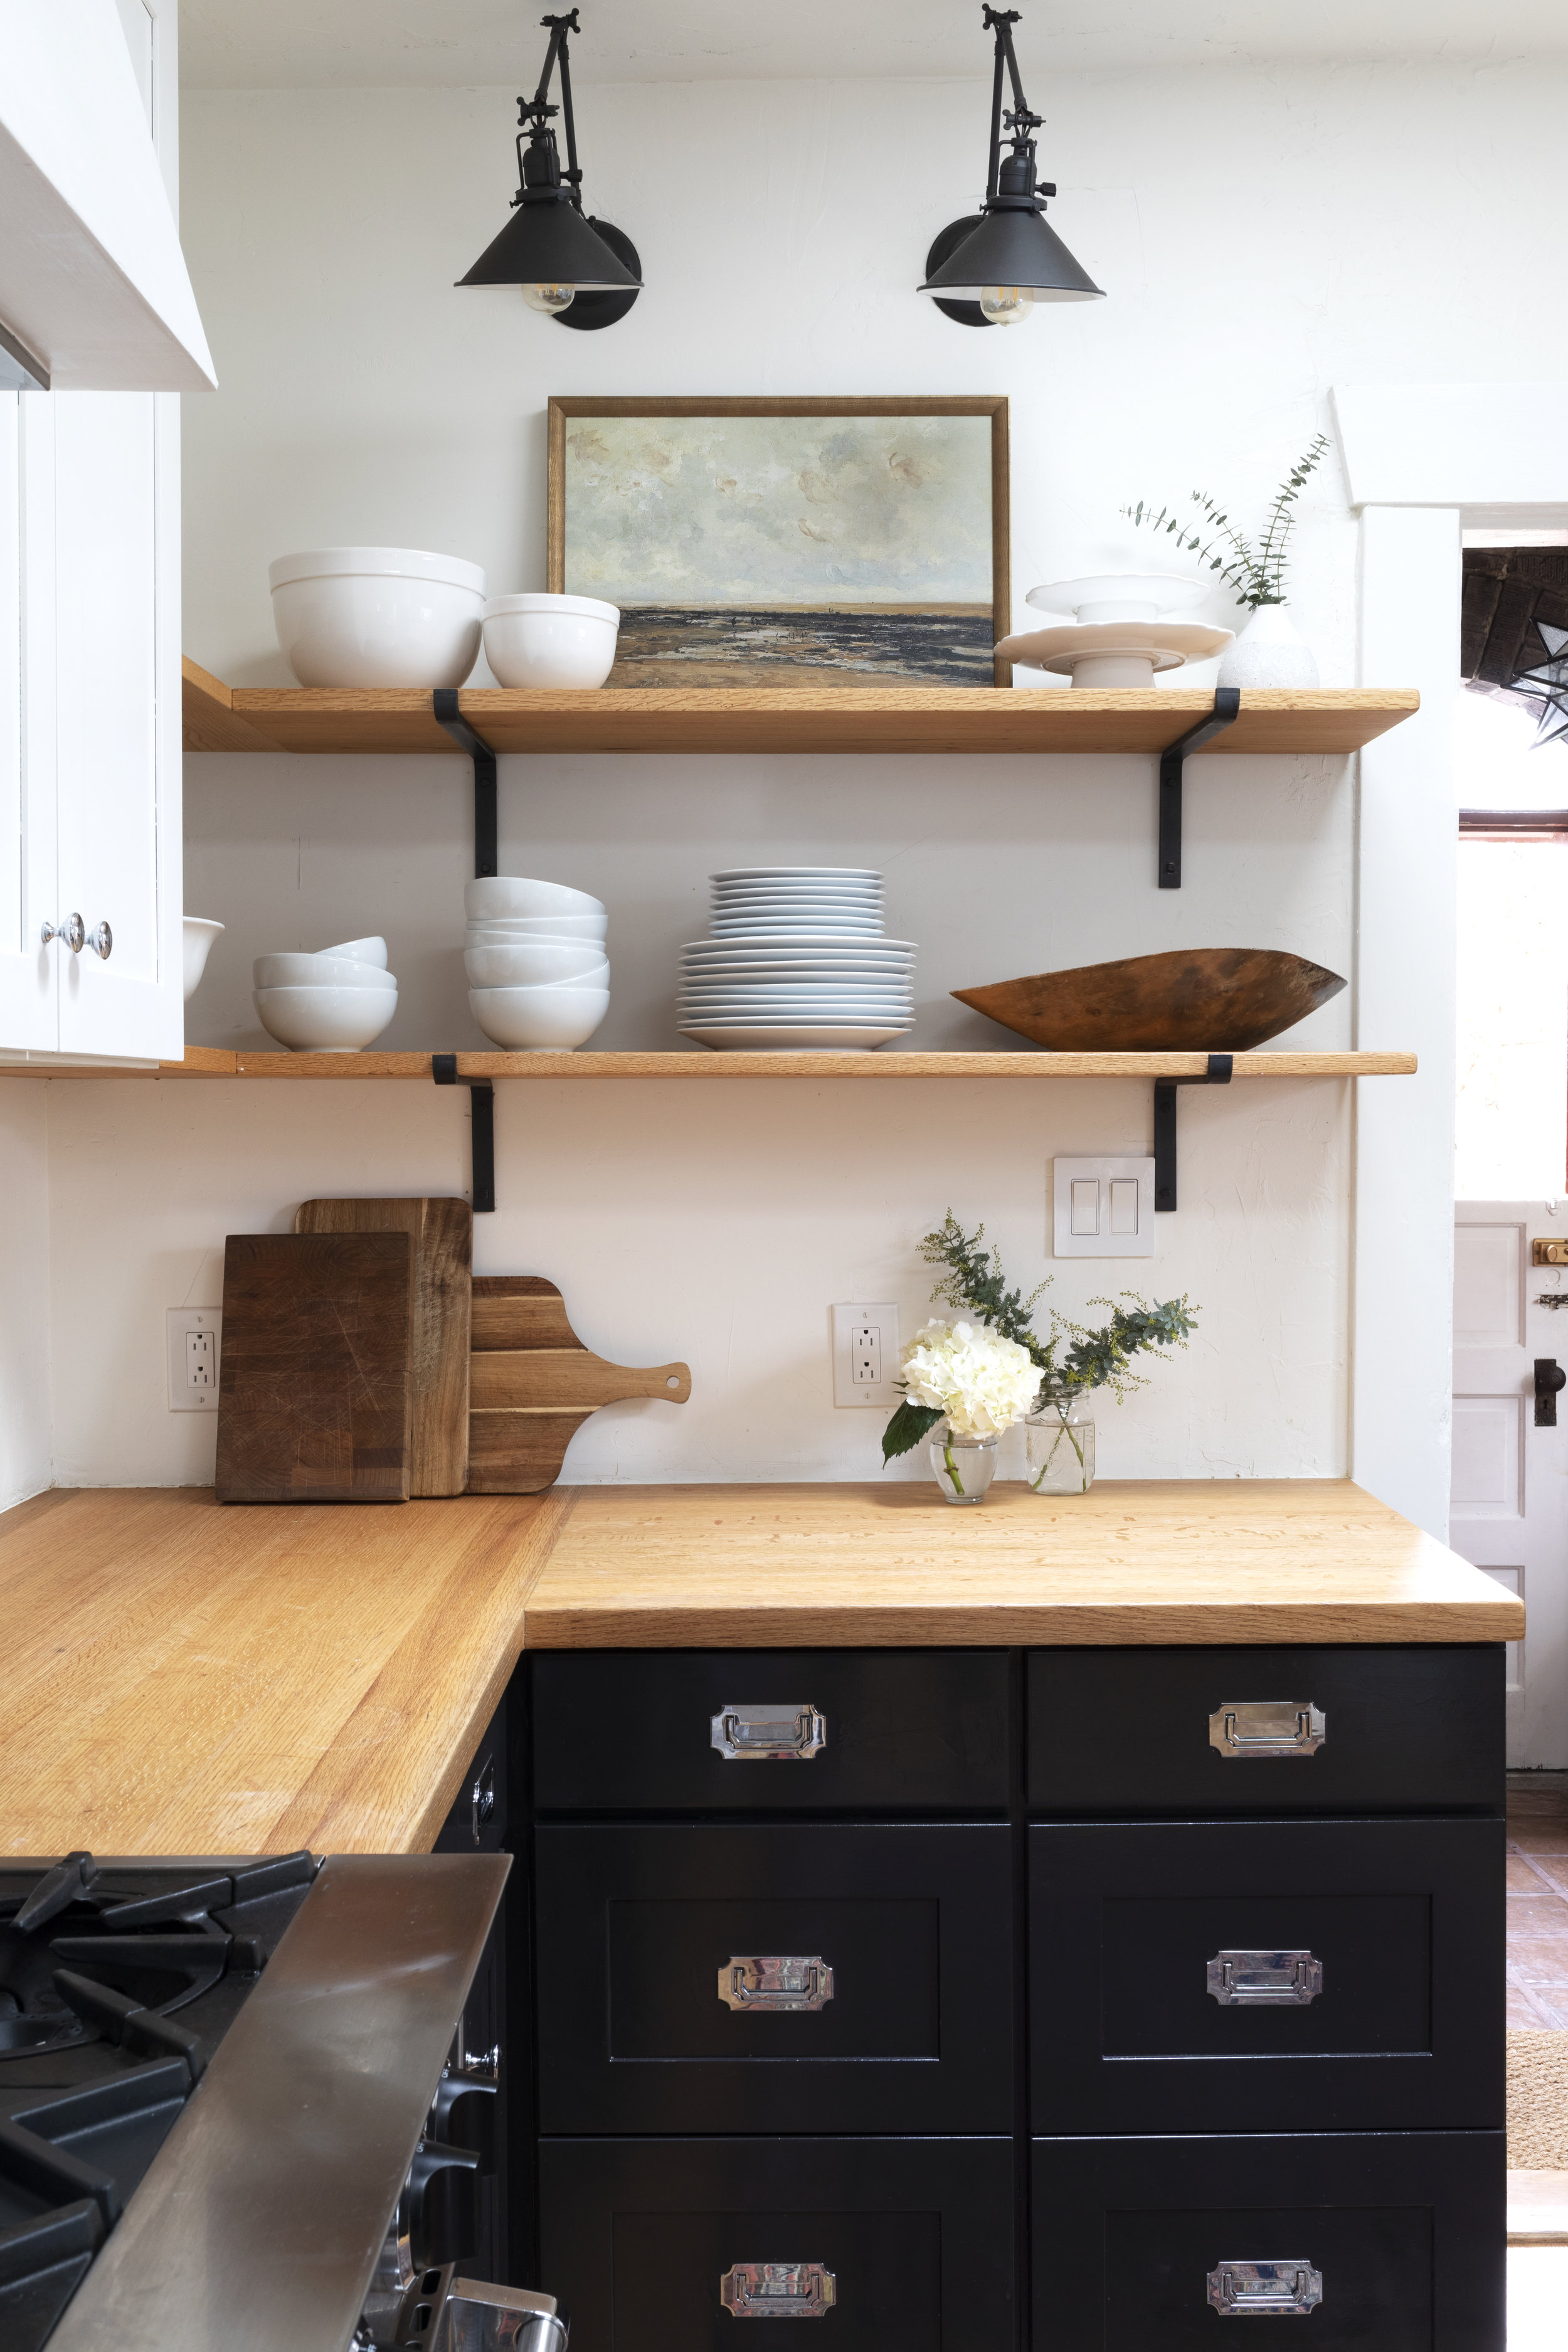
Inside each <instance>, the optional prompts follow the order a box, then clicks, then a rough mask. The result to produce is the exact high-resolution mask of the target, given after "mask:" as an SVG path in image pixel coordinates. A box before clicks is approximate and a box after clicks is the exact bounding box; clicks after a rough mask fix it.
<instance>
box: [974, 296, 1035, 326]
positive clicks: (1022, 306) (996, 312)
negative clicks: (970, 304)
mask: <svg viewBox="0 0 1568 2352" xmlns="http://www.w3.org/2000/svg"><path fill="white" fill-rule="evenodd" d="M1034 307H1035V298H1034V295H1033V294H1032V293H1031V291H1030V289H1028V287H1026V286H983V287H982V288H981V289H980V308H981V311H982V313H983V314H984V317H985V318H986V319H988V320H990V322H991V324H992V326H994V327H1016V325H1017V324H1018V322H1019V320H1022V319H1026V318H1027V317H1028V315H1029V313H1030V311H1031V310H1033V309H1034Z"/></svg>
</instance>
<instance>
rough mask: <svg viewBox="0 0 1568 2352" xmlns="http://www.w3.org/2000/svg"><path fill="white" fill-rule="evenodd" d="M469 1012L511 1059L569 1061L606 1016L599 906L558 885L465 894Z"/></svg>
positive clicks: (512, 879) (490, 883)
mask: <svg viewBox="0 0 1568 2352" xmlns="http://www.w3.org/2000/svg"><path fill="white" fill-rule="evenodd" d="M463 906H464V908H465V910H466V912H467V914H468V935H467V939H466V940H465V944H464V950H463V963H464V966H465V968H466V969H467V971H468V1009H469V1011H470V1012H471V1013H472V1014H473V1016H474V1019H475V1020H476V1021H477V1022H478V1023H479V1027H480V1028H481V1029H482V1030H483V1031H484V1033H485V1035H486V1036H487V1037H488V1038H489V1040H490V1041H491V1043H492V1044H493V1045H501V1046H504V1047H505V1048H506V1050H507V1051H508V1052H509V1053H521V1054H560V1053H569V1052H570V1051H571V1049H572V1048H573V1047H574V1046H575V1045H585V1044H586V1042H587V1040H588V1039H589V1038H590V1037H591V1036H592V1035H593V1034H594V1032H595V1029H596V1028H597V1027H598V1025H599V1024H600V1022H601V1021H602V1020H603V1019H604V1017H605V1013H607V1012H608V1011H609V1009H610V966H609V961H608V959H607V957H606V956H605V921H606V917H605V908H604V903H603V901H602V900H601V899H598V898H590V897H589V896H588V893H587V892H586V890H572V889H568V887H567V886H566V884H565V883H564V882H531V881H527V880H525V879H523V878H521V877H518V876H515V875H508V874H498V875H492V876H490V877H489V879H487V880H485V881H482V882H469V883H468V884H467V885H466V887H465V888H464V891H463Z"/></svg>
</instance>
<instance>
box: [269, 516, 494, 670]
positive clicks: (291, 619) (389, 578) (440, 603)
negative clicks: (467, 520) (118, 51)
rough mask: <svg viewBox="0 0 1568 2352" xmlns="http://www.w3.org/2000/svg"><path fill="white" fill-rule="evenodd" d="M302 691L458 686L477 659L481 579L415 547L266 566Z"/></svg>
mask: <svg viewBox="0 0 1568 2352" xmlns="http://www.w3.org/2000/svg"><path fill="white" fill-rule="evenodd" d="M267 576H268V580H269V581H270V583H271V587H272V618H273V623H274V625H275V626H276V628H277V631H278V642H279V645H280V646H282V648H283V658H284V659H285V661H286V662H287V663H288V665H289V668H290V669H291V670H292V671H293V673H294V675H295V677H297V678H298V679H299V681H300V685H301V686H369V687H435V686H461V685H462V683H463V680H464V679H465V678H466V677H468V672H469V671H470V670H471V669H472V668H473V666H474V664H475V662H476V661H477V660H478V659H479V633H480V627H481V624H482V617H483V614H484V604H485V575H484V572H483V571H482V570H481V569H480V567H479V564H477V563H465V562H462V561H461V560H460V559H459V558H458V557H457V556H455V555H431V554H427V553H426V551H425V550H424V549H422V548H415V547H318V548H311V549H307V550H306V551H304V552H303V553H302V554H299V555H280V556H279V558H278V560H277V562H275V563H271V564H269V565H268V575H267Z"/></svg>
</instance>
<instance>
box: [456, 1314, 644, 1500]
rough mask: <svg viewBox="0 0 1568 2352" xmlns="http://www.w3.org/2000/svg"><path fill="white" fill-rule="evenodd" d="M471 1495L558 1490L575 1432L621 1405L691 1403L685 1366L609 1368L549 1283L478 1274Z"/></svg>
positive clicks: (470, 1431) (470, 1432)
mask: <svg viewBox="0 0 1568 2352" xmlns="http://www.w3.org/2000/svg"><path fill="white" fill-rule="evenodd" d="M469 1378H470V1391H469V1394H470V1402H471V1410H470V1412H469V1414H468V1492H469V1494H470V1495H537V1494H538V1493H540V1491H541V1490H542V1488H543V1487H545V1486H553V1485H554V1484H555V1481H556V1479H557V1478H558V1477H559V1476H560V1475H561V1465H562V1463H563V1461H564V1459H565V1457H566V1448H567V1446H568V1445H569V1444H571V1442H572V1438H573V1436H574V1433H575V1432H576V1431H577V1430H579V1429H580V1428H581V1427H582V1425H583V1423H584V1422H585V1421H586V1420H587V1418H588V1416H589V1414H590V1413H593V1412H597V1411H598V1409H599V1407H600V1406H601V1405H605V1404H618V1403H619V1402H621V1400H622V1399H623V1398H625V1397H644V1396H655V1397H663V1398H664V1400H665V1402H667V1403H668V1404H684V1403H685V1402H686V1401H687V1399H688V1398H689V1396H690V1394H691V1373H690V1371H689V1368H688V1367H687V1366H686V1365H685V1364H650V1365H646V1366H635V1365H628V1364H611V1363H607V1362H606V1361H605V1359H604V1357H603V1356H595V1354H594V1353H593V1352H592V1350H591V1349H587V1348H585V1347H584V1345H583V1342H582V1340H581V1339H579V1338H578V1337H577V1334H576V1333H575V1331H574V1329H573V1328H572V1326H571V1324H570V1323H569V1322H568V1320H567V1318H566V1304H565V1301H564V1300H563V1297H562V1296H561V1293H560V1292H559V1290H557V1288H556V1287H555V1285H554V1284H553V1283H552V1282H546V1281H544V1280H543V1279H542V1277H541V1276H538V1275H534V1274H492V1275H476V1276H475V1277H474V1286H473V1358H472V1361H471V1364H470V1367H469Z"/></svg>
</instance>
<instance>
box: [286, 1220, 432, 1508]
mask: <svg viewBox="0 0 1568 2352" xmlns="http://www.w3.org/2000/svg"><path fill="white" fill-rule="evenodd" d="M294 1231H295V1232H296V1233H297V1234H374V1233H404V1234H407V1235H408V1236H409V1239H410V1241H411V1243H412V1244H413V1249H414V1356H413V1392H412V1393H413V1406H412V1415H413V1418H412V1428H411V1433H410V1440H409V1443H410V1448H411V1451H410V1455H409V1467H408V1491H409V1493H410V1494H411V1495H460V1494H462V1492H463V1491H464V1489H465V1487H466V1486H467V1485H468V1346H469V1340H468V1279H469V1275H470V1272H471V1270H472V1267H473V1262H474V1213H473V1211H472V1209H470V1208H469V1206H468V1202H467V1201H457V1200H440V1199H437V1200H427V1201H425V1200H421V1201H306V1202H303V1203H302V1205H301V1206H300V1211H299V1213H298V1214H297V1215H296V1217H295V1219H294Z"/></svg>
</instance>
